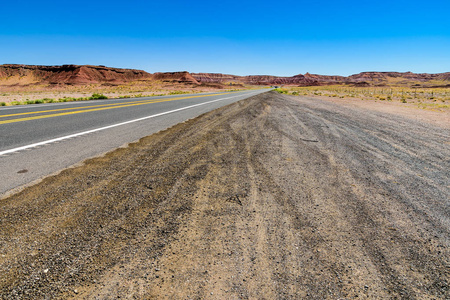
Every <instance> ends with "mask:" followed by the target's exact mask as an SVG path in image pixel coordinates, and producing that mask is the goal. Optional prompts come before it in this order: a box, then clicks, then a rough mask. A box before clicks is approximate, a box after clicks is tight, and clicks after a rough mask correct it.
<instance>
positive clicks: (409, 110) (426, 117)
mask: <svg viewBox="0 0 450 300" xmlns="http://www.w3.org/2000/svg"><path fill="white" fill-rule="evenodd" d="M309 98H312V99H321V100H325V101H330V102H333V103H336V104H340V105H345V106H347V107H349V108H352V107H354V108H362V109H369V110H372V111H377V112H381V113H387V114H395V115H398V116H402V117H406V118H409V119H412V120H415V121H418V122H425V123H432V124H434V125H438V126H440V127H444V128H450V109H448V108H434V107H432V106H430V107H426V109H423V108H421V106H419V105H418V103H417V102H412V101H410V102H408V103H401V102H399V101H380V100H371V99H364V100H362V99H358V98H338V97H324V96H309ZM421 103H425V104H428V105H430V104H434V103H435V102H433V101H431V100H428V101H422V102H421Z"/></svg>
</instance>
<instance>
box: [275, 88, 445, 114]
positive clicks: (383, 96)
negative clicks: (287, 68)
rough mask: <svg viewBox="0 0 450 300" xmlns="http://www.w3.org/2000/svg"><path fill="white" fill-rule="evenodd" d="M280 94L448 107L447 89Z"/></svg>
mask: <svg viewBox="0 0 450 300" xmlns="http://www.w3.org/2000/svg"><path fill="white" fill-rule="evenodd" d="M275 90H276V91H277V92H279V93H281V94H287V95H294V96H308V97H315V96H318V97H333V98H341V99H344V98H356V99H360V100H374V101H387V102H400V103H410V104H414V105H415V106H416V107H418V108H421V109H431V110H444V109H448V108H449V107H450V105H449V102H450V89H449V88H409V87H350V86H342V85H331V86H308V87H283V88H278V89H275Z"/></svg>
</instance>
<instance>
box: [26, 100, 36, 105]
mask: <svg viewBox="0 0 450 300" xmlns="http://www.w3.org/2000/svg"><path fill="white" fill-rule="evenodd" d="M25 103H26V104H34V103H36V101H34V100H27V101H25Z"/></svg>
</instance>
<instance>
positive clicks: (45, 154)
mask: <svg viewBox="0 0 450 300" xmlns="http://www.w3.org/2000/svg"><path fill="white" fill-rule="evenodd" d="M266 91H267V89H265V90H256V91H255V90H252V91H244V92H224V93H208V94H196V95H177V96H163V97H145V98H135V99H109V100H98V101H88V102H84V101H81V102H66V103H52V104H41V105H26V106H15V107H4V108H0V170H1V173H0V195H2V194H3V195H7V194H10V193H11V192H12V191H15V190H14V189H15V188H18V187H21V186H23V185H26V184H29V183H31V182H34V181H36V180H39V179H40V178H42V177H44V176H46V175H49V174H53V173H55V172H58V171H60V170H62V169H64V168H66V167H68V166H71V165H74V164H76V163H78V162H80V161H83V160H84V159H86V158H89V157H93V156H97V155H99V154H102V153H105V152H107V151H110V150H112V149H115V148H117V147H120V146H122V145H124V144H127V143H130V142H133V141H136V140H138V139H140V138H142V137H144V136H147V135H150V134H152V133H155V132H157V131H159V130H162V129H165V128H167V127H170V126H173V125H175V124H177V123H179V122H183V121H185V120H188V119H190V118H193V117H196V116H198V115H200V114H202V113H205V112H208V111H211V110H213V109H215V108H218V107H221V106H223V105H227V104H230V103H232V102H235V101H238V100H241V99H245V98H247V97H249V96H252V95H255V94H259V93H262V92H266ZM8 191H10V193H8Z"/></svg>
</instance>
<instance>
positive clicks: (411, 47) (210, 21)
mask: <svg viewBox="0 0 450 300" xmlns="http://www.w3.org/2000/svg"><path fill="white" fill-rule="evenodd" d="M0 8H1V11H2V13H1V17H0V64H5V63H20V64H42V65H60V64H93V65H106V66H111V67H122V68H136V69H143V70H146V71H148V72H164V71H182V70H186V71H190V72H220V73H229V74H237V75H252V74H271V75H285V76H291V75H295V74H299V73H306V72H310V73H317V74H328V75H333V74H335V75H350V74H354V73H359V72H362V71H402V72H403V71H412V72H429V73H438V72H449V71H450V17H449V15H450V13H449V12H450V1H449V0H439V1H434V0H429V1H417V0H410V1H403V0H400V1H395V0H392V1H385V0H381V1H365V0H359V1H353V0H348V1H338V0H335V1H328V0H327V1H325V0H324V1H311V0H309V1H299V0H297V1H264V0H262V1H253V0H251V1H235V0H231V1H220V2H218V1H215V2H212V1H141V0H129V1H115V0H110V1H85V0H80V1H47V0H43V1H28V0H15V1H5V2H4V3H1V4H0Z"/></svg>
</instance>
